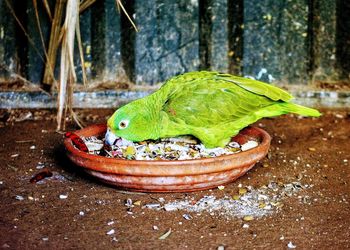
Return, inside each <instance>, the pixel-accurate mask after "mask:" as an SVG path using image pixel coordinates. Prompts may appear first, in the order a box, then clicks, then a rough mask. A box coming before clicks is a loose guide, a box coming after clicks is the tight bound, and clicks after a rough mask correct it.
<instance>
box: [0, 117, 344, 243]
mask: <svg viewBox="0 0 350 250" xmlns="http://www.w3.org/2000/svg"><path fill="white" fill-rule="evenodd" d="M322 111H323V113H324V115H323V116H322V117H321V118H318V119H311V118H300V117H296V116H292V115H288V116H282V117H278V118H274V119H264V120H261V121H259V122H258V123H257V124H256V125H257V126H260V127H263V128H264V129H265V130H266V131H268V132H269V133H270V135H272V137H273V139H272V145H271V148H270V152H269V155H268V157H266V158H265V159H264V160H263V161H261V162H260V163H258V164H257V165H256V166H255V167H254V168H253V169H252V170H251V171H249V172H248V173H247V174H246V175H244V176H243V177H241V178H239V179H238V180H236V181H235V182H233V183H231V184H228V185H226V186H225V188H224V189H222V188H221V190H220V189H213V190H208V191H201V192H195V193H174V194H143V193H132V192H125V191H122V190H118V189H115V188H113V187H110V186H107V185H104V184H101V183H99V182H98V181H96V180H94V179H92V178H90V177H89V176H88V175H86V174H84V173H83V172H82V171H81V170H80V169H79V168H78V167H76V166H74V165H73V164H72V163H70V162H69V161H68V160H67V158H66V157H65V151H64V148H63V146H62V140H63V135H62V134H59V133H56V132H55V117H54V111H45V110H36V111H33V110H32V111H28V110H20V111H12V112H7V111H5V110H2V111H1V115H0V137H1V147H0V162H1V163H0V164H1V165H0V166H1V172H0V199H1V203H0V235H1V236H0V248H4V249H7V248H8V249H111V248H120V249H223V248H224V249H288V248H290V249H291V248H296V249H349V248H350V216H349V215H350V204H349V202H350V183H349V181H350V110H333V111H331V110H322ZM111 113H112V110H84V111H80V112H79V114H80V116H81V117H83V119H84V120H85V122H86V123H87V124H92V123H96V122H103V121H105V119H106V116H107V115H109V114H111ZM69 129H74V127H72V126H71V127H70V128H69ZM42 167H45V168H47V169H48V170H49V171H50V172H52V173H53V176H52V177H50V178H46V179H44V180H42V181H39V182H37V183H30V179H31V178H32V176H33V175H35V174H36V173H38V172H40V171H42V169H41V168H42ZM271 181H274V182H280V183H291V182H294V181H298V182H300V183H302V184H303V185H308V186H309V188H307V189H302V190H300V191H299V192H298V193H297V194H296V195H292V196H291V197H287V198H285V199H284V200H283V206H282V207H281V208H280V209H278V210H274V212H273V213H271V214H270V215H267V216H263V217H260V218H254V219H253V220H251V221H244V220H242V218H237V217H231V218H228V217H225V216H220V215H217V214H213V213H210V212H203V213H200V214H197V213H189V212H185V211H182V210H180V211H165V210H163V209H161V210H152V209H149V208H145V207H143V205H144V204H149V203H154V202H158V201H159V200H165V201H174V200H181V199H185V198H193V199H194V200H198V199H200V198H202V197H204V196H205V195H213V196H216V197H223V196H224V195H228V196H232V195H235V194H237V192H238V190H239V186H242V187H246V186H252V187H254V188H259V187H261V186H263V185H267V184H268V183H270V182H271ZM60 195H61V197H60ZM162 198H163V199H162ZM127 199H131V200H132V201H137V203H136V204H137V205H135V206H134V207H133V208H132V209H130V208H128V207H127V206H126V205H125V201H126V200H127ZM305 200H307V202H305ZM185 213H187V214H190V215H191V216H192V218H191V219H190V220H188V219H186V218H184V217H183V215H184V214H185ZM169 229H171V234H170V235H169V236H168V237H166V238H165V239H163V240H161V239H159V237H160V236H162V235H163V234H164V233H166V232H167V231H168V230H169ZM111 230H114V231H111Z"/></svg>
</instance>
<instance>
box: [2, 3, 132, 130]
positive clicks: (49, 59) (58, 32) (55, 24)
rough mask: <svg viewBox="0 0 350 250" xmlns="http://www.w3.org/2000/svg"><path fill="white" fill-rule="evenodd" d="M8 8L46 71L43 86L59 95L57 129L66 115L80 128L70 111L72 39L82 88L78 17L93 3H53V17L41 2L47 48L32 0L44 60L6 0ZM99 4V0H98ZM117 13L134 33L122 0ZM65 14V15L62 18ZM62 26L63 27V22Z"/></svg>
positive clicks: (83, 68) (82, 62) (47, 5)
mask: <svg viewBox="0 0 350 250" xmlns="http://www.w3.org/2000/svg"><path fill="white" fill-rule="evenodd" d="M5 1H6V4H7V6H8V7H9V9H10V11H11V13H12V14H13V16H14V18H15V20H16V22H17V23H18V25H19V27H20V28H21V29H22V31H23V32H24V34H25V35H26V37H27V38H28V41H29V43H30V44H31V46H32V47H33V48H34V50H35V51H36V52H37V54H38V55H39V57H40V58H41V60H42V61H43V62H44V63H45V71H44V75H43V83H44V84H46V85H48V86H54V87H56V89H57V92H58V100H57V130H65V121H66V118H67V116H68V115H70V116H71V117H72V118H73V119H74V120H75V121H76V123H77V124H78V125H79V126H82V124H81V122H80V121H79V120H78V117H77V116H76V114H75V113H74V112H73V109H72V102H73V86H74V84H75V83H76V74H75V67H74V58H73V57H74V53H73V52H74V40H75V37H76V38H77V44H78V48H79V57H80V62H81V68H82V74H83V82H84V85H85V84H86V82H87V78H86V73H85V67H84V55H83V48H82V42H81V36H80V26H79V15H80V14H81V13H82V12H83V11H84V10H86V9H88V8H89V7H90V6H91V5H92V4H94V3H95V2H96V0H81V1H79V0H56V3H55V7H54V8H55V9H54V12H53V15H52V12H51V9H50V6H49V4H48V2H47V0H42V1H41V2H42V4H43V6H44V9H45V11H46V13H47V15H48V17H49V19H50V20H51V32H50V40H49V44H48V48H47V46H46V45H45V42H44V39H43V34H42V30H41V24H40V19H39V14H38V2H37V0H33V7H34V10H35V17H36V23H37V26H38V32H39V35H40V40H41V43H42V49H43V51H44V57H45V58H43V57H42V56H41V53H40V51H39V50H38V49H37V47H36V45H35V44H34V42H33V40H32V39H31V37H30V36H29V34H28V33H27V31H26V29H25V28H24V26H23V24H22V23H21V22H20V20H19V18H18V17H17V16H16V13H15V11H14V9H13V8H12V5H11V3H10V2H9V0H5ZM100 1H102V0H100ZM115 2H116V5H117V8H118V11H120V9H121V10H122V11H123V12H124V14H125V15H126V16H127V18H128V19H129V21H130V22H131V24H132V25H133V27H134V28H135V30H136V31H137V27H136V25H135V24H134V22H133V20H132V19H131V17H130V16H129V15H128V13H127V12H126V9H125V8H124V6H123V4H122V2H121V0H115ZM64 14H65V15H64ZM63 19H64V22H63V26H62V21H63ZM59 49H61V55H60V70H59V72H60V73H59V80H56V79H55V76H54V73H53V72H54V68H55V65H56V63H57V62H56V58H57V52H58V51H59ZM51 89H52V88H51Z"/></svg>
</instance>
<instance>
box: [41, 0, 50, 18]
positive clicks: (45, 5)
mask: <svg viewBox="0 0 350 250" xmlns="http://www.w3.org/2000/svg"><path fill="white" fill-rule="evenodd" d="M42 1H43V5H44V7H45V10H46V13H47V15H48V16H49V18H50V21H51V22H52V14H51V10H50V6H49V3H48V2H47V0H42Z"/></svg>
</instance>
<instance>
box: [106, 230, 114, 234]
mask: <svg viewBox="0 0 350 250" xmlns="http://www.w3.org/2000/svg"><path fill="white" fill-rule="evenodd" d="M114 233H115V230H114V229H111V230H109V231H108V232H107V233H106V234H107V235H112V234H114Z"/></svg>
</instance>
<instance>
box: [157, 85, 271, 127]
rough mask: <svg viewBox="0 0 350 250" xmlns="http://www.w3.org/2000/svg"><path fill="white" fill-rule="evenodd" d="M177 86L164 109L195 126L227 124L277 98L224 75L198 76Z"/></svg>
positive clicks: (179, 120) (179, 119)
mask: <svg viewBox="0 0 350 250" xmlns="http://www.w3.org/2000/svg"><path fill="white" fill-rule="evenodd" d="M173 87H174V88H173V91H172V93H171V95H170V96H169V98H168V101H167V102H166V103H165V104H164V106H163V111H165V112H166V113H167V114H168V116H169V117H170V119H171V120H173V121H176V122H178V123H181V122H184V123H186V124H187V125H190V126H195V127H211V126H214V125H218V124H222V125H223V126H224V124H225V123H228V122H232V121H234V120H237V119H240V118H242V117H245V116H247V115H250V114H252V113H253V112H255V111H256V110H259V109H260V108H263V107H265V106H268V105H271V104H272V103H273V102H274V101H272V100H271V99H269V98H267V97H265V96H263V95H257V94H254V93H252V92H250V91H247V90H245V89H244V88H241V87H240V86H238V85H236V84H233V83H232V82H228V81H226V80H222V79H215V78H209V79H208V78H206V79H202V78H197V79H194V80H192V81H187V82H185V83H182V82H178V84H177V85H175V84H174V85H173Z"/></svg>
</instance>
